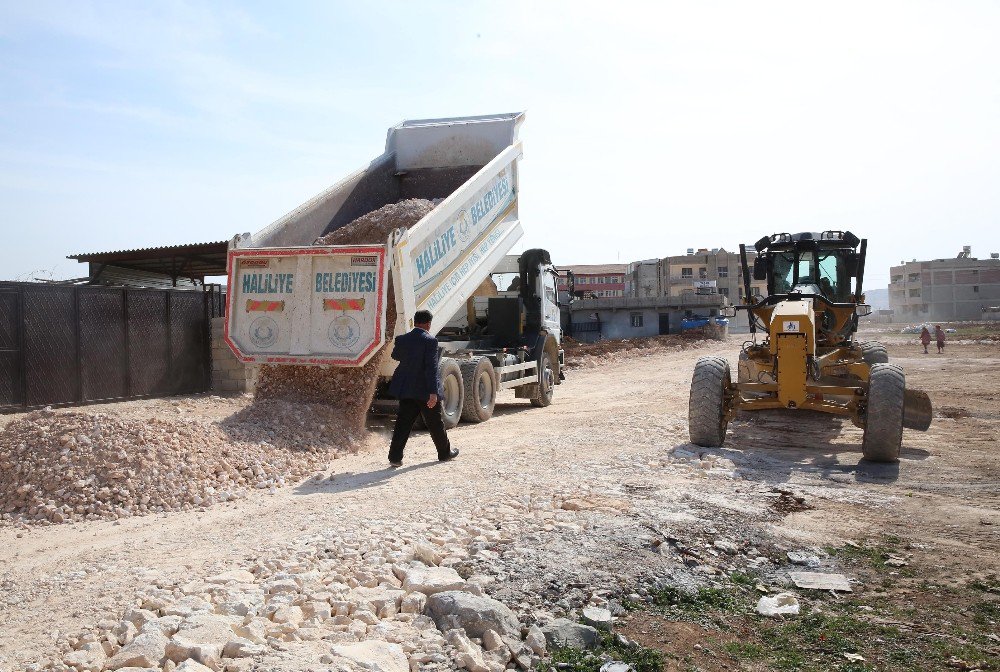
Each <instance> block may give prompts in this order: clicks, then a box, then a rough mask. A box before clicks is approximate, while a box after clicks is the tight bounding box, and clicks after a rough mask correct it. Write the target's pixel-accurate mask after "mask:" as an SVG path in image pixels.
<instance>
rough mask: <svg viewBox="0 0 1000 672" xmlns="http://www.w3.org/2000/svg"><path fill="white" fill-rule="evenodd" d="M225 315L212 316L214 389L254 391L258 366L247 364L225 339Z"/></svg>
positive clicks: (221, 390) (219, 390) (216, 390)
mask: <svg viewBox="0 0 1000 672" xmlns="http://www.w3.org/2000/svg"><path fill="white" fill-rule="evenodd" d="M225 321H226V320H225V318H224V317H215V318H212V390H213V391H214V392H252V391H253V387H254V384H255V383H256V381H257V366H255V365H250V366H248V365H246V364H244V363H243V362H241V361H240V360H238V359H236V355H234V354H233V351H232V350H230V349H229V346H228V345H226V342H225V340H223V332H224V328H225V327H224V325H225Z"/></svg>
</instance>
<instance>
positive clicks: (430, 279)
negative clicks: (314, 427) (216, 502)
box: [225, 113, 563, 426]
mask: <svg viewBox="0 0 1000 672" xmlns="http://www.w3.org/2000/svg"><path fill="white" fill-rule="evenodd" d="M523 116H524V115H523V113H521V114H502V115H489V116H482V117H462V118H455V119H432V120H418V121H405V122H402V123H401V124H399V125H397V126H395V127H393V128H391V129H389V133H388V137H387V141H386V151H385V153H383V154H382V155H381V156H379V157H378V158H376V159H375V160H374V161H372V162H371V163H370V164H369V165H368V167H366V168H364V169H362V170H360V171H358V172H356V173H354V174H352V175H351V176H349V177H348V178H346V179H345V180H343V181H341V182H340V183H338V184H337V185H335V186H334V187H332V188H331V189H328V190H327V191H325V192H323V193H322V194H320V195H319V196H317V197H315V198H313V199H311V200H310V201H309V202H307V203H306V204H304V205H303V206H301V207H300V208H298V209H296V210H295V211H293V212H292V213H290V214H289V215H287V216H286V217H284V218H282V219H280V220H278V221H277V222H275V223H274V224H272V225H270V226H269V227H267V228H265V229H264V230H262V231H260V232H258V233H257V234H255V235H253V236H249V235H244V236H241V237H237V238H235V239H234V241H233V243H232V245H231V246H230V253H229V268H228V273H229V287H230V291H229V292H228V295H227V313H226V314H227V320H226V336H225V338H226V342H227V343H228V344H229V346H230V348H231V349H232V350H233V351H234V352H235V353H236V355H237V356H238V357H239V358H240V359H241V360H242V361H244V362H253V363H262V364H276V365H319V366H333V367H357V366H361V365H363V364H365V363H366V362H367V361H368V360H369V359H370V358H371V357H373V356H374V355H375V354H376V353H378V352H380V351H381V347H382V346H383V344H385V343H386V342H388V341H389V340H390V339H391V338H392V337H393V336H394V335H398V334H400V333H404V332H405V331H407V330H409V329H410V328H412V326H413V316H414V314H415V313H416V311H417V310H421V309H424V310H429V311H431V312H432V313H433V314H434V315H435V320H434V327H433V331H434V333H435V334H436V335H437V337H438V340H439V342H440V343H441V347H442V351H443V356H442V364H441V369H442V370H441V373H442V378H443V383H444V386H445V399H444V412H445V421H446V423H447V424H448V425H449V426H453V425H454V424H456V423H457V422H458V421H459V419H461V418H465V419H466V420H470V421H483V420H486V419H488V418H489V417H490V416H491V415H492V412H493V406H494V404H495V402H496V394H497V393H498V392H499V391H500V390H503V389H514V390H515V391H516V393H517V396H518V397H521V398H527V399H530V400H531V401H532V403H533V404H535V405H539V406H546V405H548V404H549V403H551V401H552V395H553V392H554V386H555V385H557V384H559V383H560V381H561V380H562V378H563V374H562V361H563V354H562V349H561V342H562V333H561V328H560V319H559V306H558V293H557V291H556V286H557V281H556V278H557V276H558V271H557V270H556V268H555V267H554V266H553V265H552V262H551V259H550V257H549V254H548V252H546V251H544V250H529V251H527V252H525V253H524V254H522V255H520V257H510V256H508V253H509V252H510V250H511V249H512V248H513V247H514V245H515V244H516V243H517V242H518V240H519V239H520V238H521V236H522V235H523V230H522V228H521V223H520V219H519V217H518V188H519V184H518V162H519V160H520V158H521V156H522V150H521V143H520V142H519V141H518V140H517V131H518V127H519V126H520V124H521V122H522V120H523ZM407 198H423V199H428V200H432V201H434V202H435V203H437V205H436V207H434V209H433V210H431V211H430V212H429V213H428V214H427V215H425V216H424V217H423V218H421V219H420V221H418V222H417V223H416V224H415V225H413V226H412V227H410V228H409V229H405V228H400V229H396V230H394V231H392V232H391V233H390V234H389V236H388V238H387V240H386V241H385V243H384V244H372V245H361V246H357V245H338V246H312V245H309V244H310V243H312V242H313V241H314V240H316V239H317V238H319V237H320V236H322V235H325V234H329V233H331V232H332V231H335V230H337V229H338V228H339V227H342V226H344V225H346V224H347V223H349V222H351V221H352V220H354V219H356V218H357V217H358V216H360V215H363V214H365V213H366V212H371V211H374V210H377V209H379V208H380V207H383V206H386V205H388V204H390V203H395V202H396V201H397V200H405V199H407ZM306 245H309V246H308V247H305V246H306ZM491 275H500V276H501V277H510V276H511V275H516V276H517V277H518V278H519V287H518V288H517V289H516V290H511V291H503V292H501V291H499V290H498V291H497V292H495V295H494V296H491V297H488V298H485V299H483V298H480V297H475V296H474V295H475V294H477V290H479V289H480V287H481V286H482V284H483V282H484V280H486V279H487V278H489V277H490V276H491ZM390 282H391V285H392V287H393V288H394V291H393V292H392V293H390V291H389V286H390ZM491 294H494V293H493V292H491ZM392 295H394V298H395V304H394V306H393V307H394V308H395V311H394V314H395V315H396V316H397V317H396V320H395V324H394V328H393V329H392V330H390V329H388V328H387V327H388V326H389V324H387V320H386V309H387V303H388V301H389V297H390V296H392ZM390 322H391V319H390ZM394 366H395V362H393V361H392V360H390V359H388V358H384V359H383V360H382V361H381V363H380V364H379V367H380V369H379V374H380V379H381V380H383V381H385V380H387V379H388V377H390V376H391V374H392V371H393V368H394ZM383 389H384V385H379V387H378V390H379V391H380V392H381V391H382V390H383Z"/></svg>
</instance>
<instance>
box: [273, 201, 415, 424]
mask: <svg viewBox="0 0 1000 672" xmlns="http://www.w3.org/2000/svg"><path fill="white" fill-rule="evenodd" d="M433 209H434V203H432V202H431V201H427V200H423V199H416V198H414V199H408V200H405V201H400V202H399V203H390V204H389V205H386V206H385V207H382V208H379V209H378V210H375V211H374V212H370V213H368V214H367V215H364V216H363V217H359V218H358V219H356V220H354V221H353V222H351V223H350V224H347V225H346V226H343V227H341V228H339V229H337V230H336V231H333V232H332V233H329V234H327V235H325V236H323V237H321V238H319V239H317V240H316V243H315V244H316V245H364V244H378V243H384V242H385V241H386V239H387V238H388V237H389V234H390V233H391V232H392V231H393V230H395V229H400V228H406V229H408V228H410V227H411V226H413V225H414V224H416V223H417V222H419V221H420V220H421V219H423V217H424V216H426V215H427V214H428V213H429V212H430V211H431V210H433ZM387 303H388V305H387V308H386V333H388V334H392V332H393V328H394V327H395V324H396V302H395V298H394V294H393V291H392V286H391V284H390V288H389V297H388V302H387ZM389 352H390V349H389V344H386V345H385V346H384V347H383V348H382V349H381V350H380V351H379V352H378V353H376V354H375V356H373V357H372V358H371V359H370V360H368V362H367V363H366V364H365V365H364V366H361V367H356V368H336V369H330V368H321V367H314V366H265V367H263V368H262V370H261V372H260V378H259V379H258V381H257V389H256V398H257V402H258V403H259V401H260V400H264V399H285V400H290V401H307V402H315V403H320V404H328V405H330V406H332V407H334V408H338V409H340V410H341V411H342V412H343V417H344V419H345V424H344V430H345V431H354V432H356V431H359V430H361V428H363V426H364V421H365V413H366V412H367V411H368V407H369V406H370V405H371V401H372V397H373V396H374V394H375V385H376V383H377V382H378V372H379V369H380V368H381V366H382V363H383V362H384V361H385V358H386V357H388V356H389Z"/></svg>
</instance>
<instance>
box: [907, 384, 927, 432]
mask: <svg viewBox="0 0 1000 672" xmlns="http://www.w3.org/2000/svg"><path fill="white" fill-rule="evenodd" d="M933 416H934V412H933V410H932V409H931V398H930V397H928V396H927V393H926V392H923V391H922V390H906V392H905V393H904V395H903V427H906V428H907V429H916V430H917V431H920V432H926V431H927V429H928V428H929V427H930V426H931V418H932V417H933Z"/></svg>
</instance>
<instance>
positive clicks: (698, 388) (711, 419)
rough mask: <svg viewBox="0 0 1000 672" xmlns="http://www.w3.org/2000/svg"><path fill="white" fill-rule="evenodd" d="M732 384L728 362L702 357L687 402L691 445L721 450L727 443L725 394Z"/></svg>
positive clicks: (693, 377)
mask: <svg viewBox="0 0 1000 672" xmlns="http://www.w3.org/2000/svg"><path fill="white" fill-rule="evenodd" d="M731 385H732V377H731V376H730V373H729V362H727V361H726V360H725V359H723V358H722V357H702V358H700V359H699V360H698V363H697V364H695V365H694V375H693V376H692V377H691V396H690V398H689V400H688V432H689V434H690V437H691V443H693V444H695V445H698V446H703V447H705V448H718V447H719V446H721V445H722V444H723V442H724V441H725V440H726V427H727V426H728V425H729V419H728V418H727V417H726V394H727V393H728V392H729V388H730V387H731Z"/></svg>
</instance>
